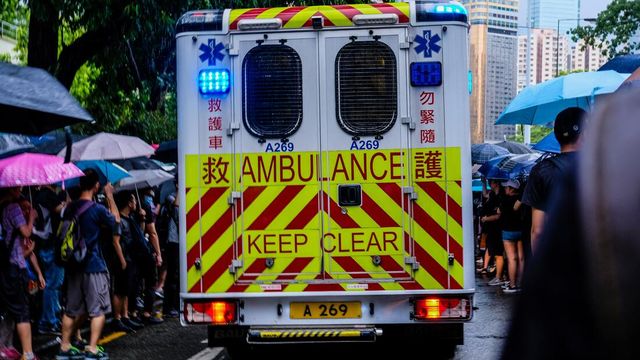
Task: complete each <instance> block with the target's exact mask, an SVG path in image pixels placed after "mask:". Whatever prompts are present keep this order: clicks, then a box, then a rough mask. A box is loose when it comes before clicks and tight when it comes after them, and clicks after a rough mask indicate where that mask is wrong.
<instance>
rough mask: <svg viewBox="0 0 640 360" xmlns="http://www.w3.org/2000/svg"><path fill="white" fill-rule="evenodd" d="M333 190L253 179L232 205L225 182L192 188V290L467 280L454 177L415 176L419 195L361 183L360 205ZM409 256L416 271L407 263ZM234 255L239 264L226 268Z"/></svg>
mask: <svg viewBox="0 0 640 360" xmlns="http://www.w3.org/2000/svg"><path fill="white" fill-rule="evenodd" d="M331 186H333V188H331V187H330V185H328V184H327V183H325V182H322V186H321V182H320V181H318V182H310V183H307V184H292V185H285V184H274V185H250V186H248V187H246V188H245V189H244V190H243V191H242V194H241V197H240V199H235V200H234V201H233V203H234V205H233V206H232V205H230V204H229V199H230V197H231V195H232V193H231V188H230V187H229V186H223V187H212V188H206V187H198V186H195V187H188V188H187V189H186V194H185V195H186V196H185V199H186V201H185V209H186V227H187V247H186V248H187V269H188V274H187V287H188V291H190V292H195V293H199V292H264V291H285V292H300V291H375V290H403V289H460V288H462V287H463V286H464V273H463V243H462V240H463V232H462V188H461V183H460V182H459V181H457V180H454V181H421V182H416V183H414V191H415V192H416V193H417V200H410V199H409V197H407V196H405V195H403V188H402V186H401V183H397V182H391V181H389V179H383V180H381V181H379V182H363V183H361V186H362V205H361V206H354V207H348V208H345V209H343V208H341V207H340V206H339V205H338V191H337V188H336V187H335V184H334V185H331ZM450 254H451V256H452V260H453V261H452V262H450V261H449V255H450ZM374 258H375V260H376V261H373V260H374ZM411 258H414V259H415V260H416V261H417V262H418V264H419V266H418V269H417V270H412V268H411V265H410V264H409V263H408V262H407V259H411ZM268 259H270V260H273V261H272V262H270V261H268ZM198 260H200V264H201V265H200V266H197V265H196V264H197V261H198ZM234 260H235V261H236V262H237V261H238V260H239V261H241V263H242V264H241V266H238V267H237V268H234V269H235V271H230V266H232V263H233V262H234Z"/></svg>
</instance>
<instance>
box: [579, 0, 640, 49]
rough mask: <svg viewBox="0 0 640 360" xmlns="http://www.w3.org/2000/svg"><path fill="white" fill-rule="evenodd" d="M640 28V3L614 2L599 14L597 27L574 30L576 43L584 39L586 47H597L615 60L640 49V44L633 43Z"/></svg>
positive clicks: (630, 0) (623, 0)
mask: <svg viewBox="0 0 640 360" xmlns="http://www.w3.org/2000/svg"><path fill="white" fill-rule="evenodd" d="M639 28H640V1H638V0H613V1H612V2H611V3H610V4H609V6H607V8H606V9H605V10H604V11H602V12H601V13H600V14H598V18H597V20H596V25H595V27H593V26H585V27H582V26H580V27H578V28H576V29H573V30H572V31H571V33H572V34H573V39H574V41H576V40H578V39H582V40H584V42H585V46H594V47H597V48H598V49H599V50H600V51H601V52H602V54H603V55H605V56H608V57H609V58H613V57H615V56H617V55H623V54H628V53H630V52H632V51H633V50H638V49H640V43H637V42H633V41H631V38H632V37H633V35H635V34H636V33H637V32H638V29H639Z"/></svg>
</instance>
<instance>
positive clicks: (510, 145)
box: [496, 141, 533, 154]
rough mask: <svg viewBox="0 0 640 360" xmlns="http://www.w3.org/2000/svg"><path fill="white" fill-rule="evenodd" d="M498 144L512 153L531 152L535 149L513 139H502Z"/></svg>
mask: <svg viewBox="0 0 640 360" xmlns="http://www.w3.org/2000/svg"><path fill="white" fill-rule="evenodd" d="M496 145H498V146H500V147H503V148H505V149H507V150H509V152H510V153H512V154H531V153H533V150H531V149H529V148H528V147H527V146H526V145H524V144H520V143H517V142H513V141H501V142H499V143H496Z"/></svg>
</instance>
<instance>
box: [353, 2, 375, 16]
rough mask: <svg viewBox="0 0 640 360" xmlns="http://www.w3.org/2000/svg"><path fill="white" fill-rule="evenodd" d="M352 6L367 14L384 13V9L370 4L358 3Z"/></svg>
mask: <svg viewBox="0 0 640 360" xmlns="http://www.w3.org/2000/svg"><path fill="white" fill-rule="evenodd" d="M351 6H352V7H353V8H354V9H356V10H358V11H360V12H361V13H363V14H365V15H376V14H380V13H382V11H380V10H379V9H377V8H375V7H373V6H371V5H369V4H357V5H351Z"/></svg>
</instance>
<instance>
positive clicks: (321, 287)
mask: <svg viewBox="0 0 640 360" xmlns="http://www.w3.org/2000/svg"><path fill="white" fill-rule="evenodd" d="M316 280H333V278H332V277H331V275H329V274H327V273H326V272H325V273H324V274H318V276H316ZM303 291H345V290H344V288H343V287H342V286H340V284H336V283H324V284H309V285H307V287H305V288H304V290H303Z"/></svg>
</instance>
